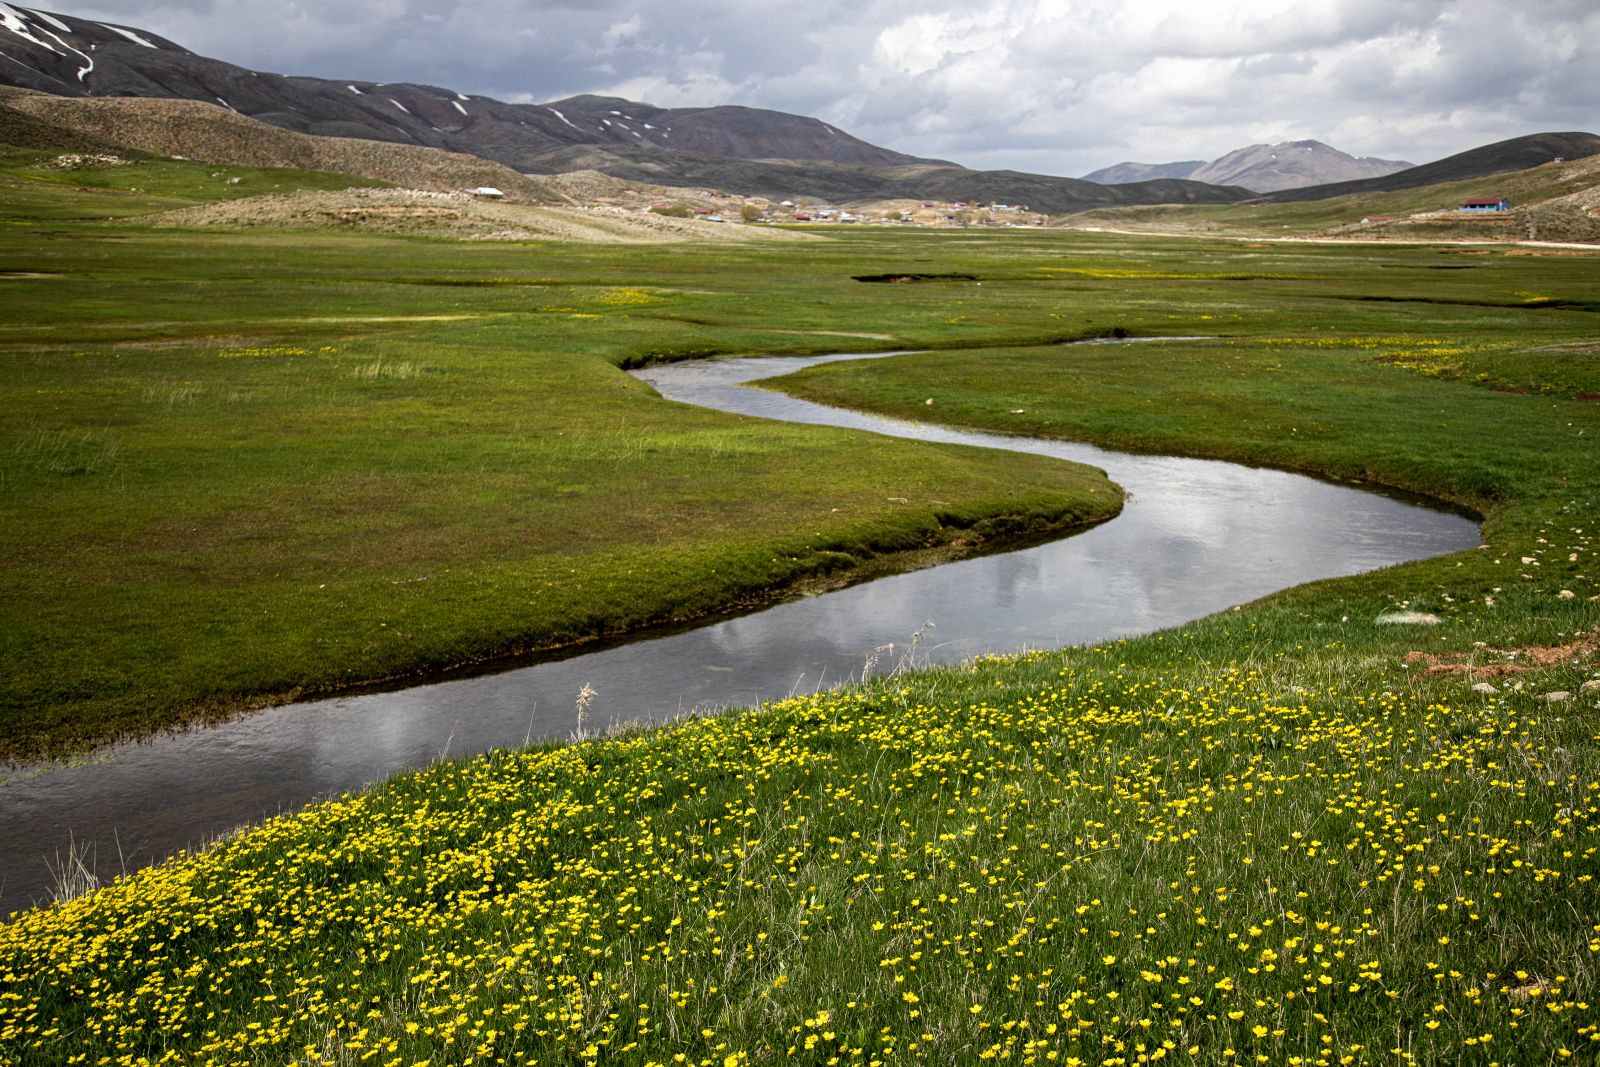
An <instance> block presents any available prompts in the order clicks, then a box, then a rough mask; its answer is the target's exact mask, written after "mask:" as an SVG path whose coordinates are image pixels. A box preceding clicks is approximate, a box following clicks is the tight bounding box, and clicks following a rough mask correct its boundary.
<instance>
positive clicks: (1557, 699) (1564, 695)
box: [1544, 689, 1572, 704]
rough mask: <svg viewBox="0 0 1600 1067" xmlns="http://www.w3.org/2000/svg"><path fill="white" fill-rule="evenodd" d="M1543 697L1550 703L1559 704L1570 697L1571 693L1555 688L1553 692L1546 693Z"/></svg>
mask: <svg viewBox="0 0 1600 1067" xmlns="http://www.w3.org/2000/svg"><path fill="white" fill-rule="evenodd" d="M1544 698H1545V699H1546V700H1548V701H1549V702H1550V703H1552V704H1560V703H1563V702H1565V701H1568V700H1571V699H1572V694H1571V693H1569V692H1567V691H1566V690H1565V689H1557V690H1556V691H1555V692H1554V693H1546V694H1545V695H1544Z"/></svg>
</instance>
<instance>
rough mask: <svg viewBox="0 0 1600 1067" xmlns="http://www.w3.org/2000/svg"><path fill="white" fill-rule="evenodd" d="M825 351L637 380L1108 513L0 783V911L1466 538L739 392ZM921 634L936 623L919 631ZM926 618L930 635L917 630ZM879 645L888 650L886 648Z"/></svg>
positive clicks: (1317, 490) (1168, 470) (698, 366)
mask: <svg viewBox="0 0 1600 1067" xmlns="http://www.w3.org/2000/svg"><path fill="white" fill-rule="evenodd" d="M850 358H865V357H860V356H831V357H827V356H825V357H807V358H762V359H743V360H719V361H711V362H694V363H679V364H673V365H670V366H662V367H655V368H650V369H648V370H645V371H641V372H638V377H640V378H641V379H643V380H645V381H647V382H649V383H650V384H651V385H653V386H654V387H655V388H656V389H657V390H658V391H659V392H660V393H661V394H662V395H663V396H664V397H667V398H668V399H673V400H682V401H685V402H688V403H695V404H701V405H704V406H708V407H716V408H721V409H724V410H727V411H733V412H739V413H744V414H749V415H757V416H761V417H765V418H774V419H787V420H792V421H800V422H811V423H825V424H829V425H835V426H846V427H852V428H857V429H862V430H870V431H873V432H876V433H883V434H891V435H895V436H902V437H915V438H919V439H922V440H929V441H941V442H950V443H959V444H972V445H981V446H987V447H993V448H1007V449H1014V450H1019V451H1024V452H1031V453H1036V454H1038V455H1044V456H1053V457H1056V458H1060V459H1067V460H1074V461H1077V462H1080V463H1088V464H1092V465H1094V466H1097V467H1100V468H1103V469H1104V470H1105V471H1106V472H1107V473H1108V474H1109V475H1110V476H1111V478H1112V480H1113V481H1115V482H1117V483H1118V484H1120V485H1121V486H1123V488H1124V489H1125V490H1126V491H1127V494H1128V495H1127V503H1126V506H1125V508H1124V510H1123V512H1122V514H1121V515H1120V516H1118V517H1117V518H1115V519H1113V520H1112V521H1110V522H1108V523H1105V524H1103V525H1100V526H1097V527H1094V528H1093V529H1090V530H1088V531H1085V532H1083V533H1080V534H1077V535H1075V536H1072V537H1068V538H1065V539H1062V540H1059V541H1054V542H1051V543H1049V544H1044V545H1039V546H1037V547H1033V548H1027V549H1022V550H1018V551H1014V552H1007V553H1003V554H999V555H993V556H983V557H979V558H975V559H968V560H962V561H959V562H954V563H947V564H943V565H940V566H938V567H934V568H930V569H927V570H921V571H914V572H911V573H909V574H901V575H895V576H892V577H887V578H880V579H877V580H875V581H872V582H867V583H864V584H861V585H857V586H852V587H850V588H847V589H842V590H838V591H835V592H831V593H825V594H822V595H819V596H814V597H809V598H805V599H800V600H794V601H789V602H786V603H782V604H778V605H776V606H774V607H770V608H767V609H765V610H762V611H757V612H754V613H751V614H748V615H743V616H739V617H736V618H730V619H726V620H724V621H720V622H715V623H712V624H709V625H706V626H702V627H699V628H697V629H693V630H688V631H686V632H680V633H673V634H669V635H664V636H657V637H650V638H644V639H641V640H636V641H632V642H629V643H626V644H622V645H619V646H617V647H612V648H605V649H601V650H598V651H593V652H588V653H585V654H582V655H573V656H568V657H565V658H559V659H554V660H551V661H548V662H543V663H538V664H535V665H532V666H521V667H517V668H515V669H510V670H505V671H502V672H499V673H494V674H483V675H478V676H474V677H463V678H457V679H453V680H447V681H440V682H433V683H429V684H422V685H416V686H412V687H410V688H406V689H400V690H395V691H390V692H375V693H365V694H361V695H355V696H347V697H339V698H334V699H329V700H322V701H313V702H306V703H301V704H289V705H284V706H282V707H277V708H272V709H268V710H266V711H262V712H259V713H256V714H253V715H250V716H247V717H244V718H241V719H238V720H236V721H233V722H229V723H225V724H222V725H220V726H215V727H207V728H202V729H196V730H191V731H185V732H182V733H177V734H171V735H163V736H158V737H155V738H152V739H148V740H144V741H140V742H129V743H123V744H118V745H113V746H109V747H107V748H105V749H102V750H100V751H98V752H96V753H94V754H93V755H92V756H90V757H88V758H87V759H86V760H85V761H83V762H81V763H77V764H75V765H71V766H45V767H35V768H24V769H22V771H21V773H12V774H10V776H9V777H7V778H6V779H5V780H4V781H0V915H4V914H7V913H9V912H11V911H13V910H15V909H18V908H23V907H27V906H30V905H32V904H35V903H38V902H40V901H42V900H45V899H48V894H49V887H50V885H51V884H52V881H53V875H52V873H51V869H52V866H53V865H54V864H55V863H57V862H58V861H59V860H60V859H62V858H64V857H65V854H66V851H67V846H68V842H69V840H70V841H72V842H74V843H75V844H76V847H77V849H78V850H79V851H80V852H81V853H84V854H86V856H87V858H88V861H89V862H90V863H91V864H93V865H94V866H95V868H96V870H97V871H98V874H99V875H100V876H101V877H102V878H109V877H111V876H112V875H115V874H116V873H118V872H119V871H122V870H133V869H136V868H138V867H142V866H145V865H147V864H149V863H152V862H156V861H158V860H160V859H161V858H163V857H165V856H167V855H170V854H172V853H173V852H175V851H177V850H179V849H183V848H193V847H198V846H199V845H201V844H203V843H204V842H205V841H206V840H208V839H211V838H214V837H215V836H216V835H218V834H222V833H225V832H228V831H230V830H232V829H233V828H235V827H238V826H240V825H242V824H246V823H250V822H255V821H258V820H260V819H262V818H264V817H267V816H271V815H274V814H277V813H279V812H282V811H289V810H293V809H295V808H297V807H299V806H301V805H303V804H305V803H307V802H308V801H311V800H314V799H316V798H319V797H325V796H329V795H333V794H337V793H340V792H344V791H348V790H353V789H358V788H360V787H361V786H363V785H365V784H367V783H369V782H371V781H374V780H375V779H378V778H382V777H385V776H387V775H390V774H393V773H395V772H397V771H401V770H404V769H407V768H412V767H418V766H423V765H426V764H427V763H429V762H431V761H434V760H437V759H439V758H441V757H442V756H447V755H448V756H452V757H453V756H459V755H463V754H467V753H475V752H483V751H486V750H488V749H491V748H494V747H504V746H511V745H518V744H522V743H524V742H525V741H528V740H533V741H538V740H548V739H551V738H563V737H567V736H570V734H571V733H572V731H573V729H574V728H575V726H576V725H577V722H576V711H575V699H576V697H577V695H578V693H579V692H580V690H582V689H583V688H584V687H585V686H589V687H592V688H593V690H594V692H595V697H594V700H593V703H592V704H591V705H590V708H589V711H588V723H587V725H588V727H589V728H590V729H603V728H604V727H606V726H607V725H608V724H611V723H616V722H627V721H630V720H659V719H663V718H667V717H670V716H673V715H676V714H679V713H683V712H687V711H691V710H693V709H696V708H703V707H708V706H729V705H746V704H755V703H759V702H760V701H762V700H767V699H772V698H778V697H783V696H786V695H789V694H791V693H794V692H810V691H812V690H814V689H817V688H820V687H826V686H829V685H832V684H834V683H836V682H840V681H844V680H847V679H848V678H851V677H859V675H860V674H861V672H862V670H863V667H864V666H865V665H866V663H867V662H868V661H869V660H875V661H876V663H877V669H878V670H880V671H882V670H885V669H887V668H889V667H891V666H892V665H894V664H895V663H897V662H899V661H900V660H901V659H902V658H904V657H906V656H907V655H914V657H915V662H917V663H919V664H920V663H924V662H928V663H956V662H959V661H961V660H963V659H967V658H969V657H971V656H973V655H976V654H980V653H985V652H1010V651H1019V650H1022V649H1028V648H1043V647H1055V646H1059V645H1063V644H1082V643H1089V642H1095V641H1101V640H1105V639H1109V638H1116V637H1121V636H1128V635H1134V634H1141V633H1148V632H1150V631H1152V630H1156V629H1160V628H1163V627H1167V626H1173V625H1177V624H1179V623H1182V622H1186V621H1188V620H1191V619H1195V618H1198V617H1200V616H1202V615H1206V614H1209V613H1211V612H1214V611H1218V610H1220V609H1222V608H1225V607H1228V606H1229V605H1232V604H1238V603H1241V602H1243V601H1247V600H1251V599H1254V598H1256V597H1260V596H1263V595H1265V594H1267V593H1270V592H1273V591H1275V590H1279V589H1283V588H1287V587H1289V586H1292V585H1298V584H1301V583H1303V582H1308V581H1312V580H1314V579H1319V578H1329V577H1335V576H1340V575H1348V574H1355V573H1358V572H1361V571H1366V570H1371V569H1374V568H1377V567H1383V566H1388V565H1390V564H1394V563H1399V562H1404V561H1407V560H1415V559H1422V558H1425V557H1428V556H1434V555H1439V554H1442V553H1446V552H1452V551H1457V550H1460V549H1464V548H1469V547H1471V546H1473V545H1476V544H1477V543H1478V532H1477V527H1476V525H1475V524H1474V523H1473V522H1472V521H1470V520H1468V519H1465V518H1463V517H1461V516H1459V515H1455V514H1448V513H1445V512H1441V511H1435V510H1432V509H1429V508H1425V507H1421V506H1418V505H1416V504H1413V503H1408V502H1405V501H1402V500H1398V499H1395V498H1393V497H1390V496H1384V495H1379V494H1375V493H1370V492H1365V491H1361V490H1357V489H1354V488H1350V487H1347V486H1340V485H1333V484H1329V483H1326V482H1321V481H1316V480H1314V479H1311V478H1305V477H1301V476H1298V475H1293V474H1286V473H1283V472H1281V471H1274V470H1265V469H1257V468H1250V467H1243V466H1239V465H1237V464H1231V463H1220V462H1214V461H1208V460H1191V459H1175V458H1170V457H1162V456H1138V455H1127V454H1123V453H1117V452H1108V451H1104V450H1102V449H1098V448H1094V447H1093V446H1089V445H1081V444H1072V443H1067V442H1051V441H1039V440H1031V439H1027V438H1016V437H1004V436H997V435H991V434H978V433H964V432H960V431H956V430H950V429H945V428H942V427H937V426H929V425H923V424H918V423H908V422H900V421H896V420H891V419H884V418H879V417H875V416H870V415H862V414H857V413H853V412H846V411H839V410H836V409H831V408H826V407H822V406H820V405H816V404H811V403H808V402H806V401H801V400H795V399H792V398H789V397H785V396H783V395H781V394H778V393H773V392H769V391H766V390H761V389H752V388H749V387H747V386H745V385H744V384H742V383H745V382H749V381H752V380H756V379H760V378H765V377H770V376H774V375H780V374H786V373H789V372H790V371H793V370H797V369H799V368H801V367H803V366H808V365H811V364H814V363H817V362H821V361H827V360H833V359H850ZM930 623H931V624H932V625H931V626H930V625H928V624H930ZM919 631H920V635H921V636H920V637H915V638H914V635H916V634H918V632H919ZM890 646H893V647H892V648H891V647H890Z"/></svg>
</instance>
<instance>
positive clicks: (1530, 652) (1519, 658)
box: [1405, 630, 1600, 678]
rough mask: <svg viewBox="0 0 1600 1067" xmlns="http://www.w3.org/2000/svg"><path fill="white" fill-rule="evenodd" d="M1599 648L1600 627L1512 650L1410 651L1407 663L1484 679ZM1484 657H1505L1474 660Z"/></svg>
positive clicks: (1559, 663)
mask: <svg viewBox="0 0 1600 1067" xmlns="http://www.w3.org/2000/svg"><path fill="white" fill-rule="evenodd" d="M1597 650H1600V630H1596V631H1595V632H1594V633H1591V634H1586V635H1584V636H1582V637H1579V638H1578V639H1577V640H1576V641H1573V642H1571V643H1570V644H1565V645H1552V646H1544V645H1530V646H1528V647H1526V648H1511V649H1503V648H1488V647H1485V648H1480V649H1474V650H1473V651H1471V652H1447V653H1445V654H1443V655H1435V654H1434V653H1432V652H1407V653H1406V655H1405V662H1407V663H1425V664H1427V668H1426V669H1425V670H1424V671H1423V672H1422V673H1423V675H1424V676H1425V677H1427V676H1432V675H1439V674H1470V675H1473V676H1474V677H1480V678H1503V677H1505V676H1507V675H1511V674H1527V673H1528V672H1529V671H1538V670H1545V669H1547V668H1550V667H1563V666H1568V665H1570V664H1573V663H1577V662H1580V661H1582V660H1585V659H1588V658H1589V657H1590V656H1593V655H1594V654H1595V652H1596V651H1597ZM1484 656H1498V657H1502V659H1501V661H1500V662H1496V663H1474V662H1472V661H1473V660H1474V659H1476V658H1480V657H1484Z"/></svg>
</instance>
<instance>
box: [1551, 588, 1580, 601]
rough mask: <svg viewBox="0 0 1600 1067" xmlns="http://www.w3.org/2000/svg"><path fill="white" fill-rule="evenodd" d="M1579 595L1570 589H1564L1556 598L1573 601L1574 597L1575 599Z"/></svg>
mask: <svg viewBox="0 0 1600 1067" xmlns="http://www.w3.org/2000/svg"><path fill="white" fill-rule="evenodd" d="M1577 595H1578V594H1577V593H1574V592H1573V591H1572V590H1570V589H1563V590H1561V592H1559V593H1557V594H1556V596H1558V597H1560V598H1561V599H1562V600H1571V599H1572V598H1573V597H1575V596H1577Z"/></svg>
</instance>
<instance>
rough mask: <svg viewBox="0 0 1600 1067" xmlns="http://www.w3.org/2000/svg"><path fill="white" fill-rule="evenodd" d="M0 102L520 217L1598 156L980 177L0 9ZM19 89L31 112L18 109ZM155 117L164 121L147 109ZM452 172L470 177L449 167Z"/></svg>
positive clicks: (1324, 192)
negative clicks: (640, 203) (443, 190)
mask: <svg viewBox="0 0 1600 1067" xmlns="http://www.w3.org/2000/svg"><path fill="white" fill-rule="evenodd" d="M0 86H12V87H14V90H13V92H12V93H11V94H10V95H9V96H6V97H5V98H4V99H3V100H0V141H5V140H6V138H8V137H9V138H11V139H12V140H11V142H9V143H31V141H32V140H36V139H38V138H39V137H42V136H47V135H48V133H49V131H50V130H51V129H52V128H53V129H55V130H57V131H60V133H61V135H63V136H64V135H65V134H66V133H67V132H68V131H71V132H72V134H73V135H74V136H76V137H79V138H88V139H91V140H98V141H105V142H109V143H115V144H120V145H125V146H128V147H133V148H139V149H142V150H145V151H152V152H157V153H162V154H168V155H187V156H189V157H190V158H193V159H196V160H201V161H206V162H218V163H223V162H240V161H242V159H243V158H244V157H246V156H251V153H254V155H253V156H251V161H252V162H254V163H256V164H257V165H267V164H268V163H270V161H271V159H272V158H273V156H272V153H273V152H279V153H281V154H282V155H283V157H284V158H283V159H282V164H281V165H288V164H289V163H291V162H294V163H295V164H296V165H313V164H314V165H319V166H324V165H327V162H326V160H327V159H329V158H332V157H334V156H338V157H340V158H350V157H351V156H352V155H354V156H359V157H361V160H362V162H361V168H362V169H358V170H356V171H354V172H356V173H363V174H366V175H367V176H369V177H383V178H384V179H385V180H393V178H392V177H391V173H392V172H396V171H400V172H403V171H406V170H407V169H410V170H412V171H415V172H418V173H424V172H428V171H429V170H432V171H433V172H435V173H438V174H443V173H447V172H448V173H450V174H463V173H468V172H470V171H471V168H472V167H473V166H479V167H481V168H484V169H482V170H481V171H480V173H481V174H482V175H483V176H484V179H485V180H484V181H483V184H495V185H505V186H510V187H513V188H517V189H520V190H522V195H523V196H524V197H525V198H529V199H537V198H538V197H539V195H540V194H539V192H538V190H539V189H540V186H539V185H538V183H537V182H536V181H534V180H533V179H532V178H529V177H522V176H524V175H527V176H537V175H553V174H566V173H572V172H576V171H586V170H588V171H601V172H604V173H606V174H608V175H612V176H614V177H616V178H620V179H623V180H624V181H631V182H639V183H646V184H651V185H664V186H694V187H699V188H702V189H727V190H733V191H735V192H739V193H743V194H747V195H754V196H764V197H770V198H774V199H788V198H802V197H805V198H815V199H820V200H826V201H832V202H860V201H885V200H923V199H926V200H937V201H945V202H959V201H966V202H970V203H1007V204H1013V205H1026V206H1028V207H1031V208H1032V209H1033V210H1034V211H1036V212H1043V213H1047V214H1063V213H1067V212H1075V211H1083V210H1087V209H1092V208H1109V207H1118V206H1134V205H1152V204H1230V203H1238V202H1242V201H1247V200H1251V199H1257V198H1266V199H1274V200H1275V199H1282V198H1290V199H1314V198H1321V197H1326V196H1335V195H1341V194H1343V193H1348V192H1360V191H1363V190H1368V189H1371V190H1374V191H1381V190H1391V189H1399V188H1409V187H1415V186H1420V185H1424V184H1428V183H1431V182H1435V181H1442V180H1450V179H1451V178H1460V177H1475V176H1478V175H1480V174H1490V173H1496V172H1497V171H1504V170H1510V169H1518V168H1519V167H1528V166H1533V165H1535V164H1537V163H1543V162H1548V161H1549V160H1550V159H1551V158H1552V157H1555V156H1565V157H1567V158H1577V157H1580V156H1585V155H1590V154H1594V153H1596V152H1600V138H1596V137H1594V136H1593V135H1591V134H1582V133H1565V134H1558V133H1549V134H1537V135H1532V136H1530V137H1526V138H1517V139H1514V140H1512V141H1506V142H1502V143H1500V144H1498V145H1492V146H1489V147H1487V148H1485V149H1479V150H1474V151H1472V152H1467V153H1462V154H1460V155H1458V156H1453V157H1451V158H1450V159H1449V160H1441V161H1439V162H1437V163H1433V164H1428V165H1426V166H1423V167H1412V166H1411V165H1410V164H1406V163H1402V162H1398V161H1394V160H1375V159H1358V158H1356V157H1352V156H1348V155H1346V154H1345V153H1343V152H1339V151H1338V150H1336V149H1333V148H1331V147H1329V146H1327V145H1325V144H1322V143H1321V142H1318V141H1293V142H1286V143H1284V144H1279V145H1252V146H1250V147H1248V148H1244V149H1240V150H1238V151H1236V152H1231V153H1229V154H1228V155H1226V156H1223V157H1221V158H1219V159H1217V160H1213V161H1210V162H1203V161H1186V162H1183V163H1170V164H1155V165H1150V164H1135V163H1127V164H1119V165H1118V166H1117V167H1112V168H1107V169H1105V170H1102V171H1096V172H1095V173H1094V174H1092V175H1089V176H1088V177H1087V179H1079V178H1066V177H1056V176H1052V175H1044V174H1027V173H1022V172H1017V171H1007V170H1000V171H979V170H971V169H968V168H966V167H962V166H959V165H957V164H955V163H952V162H949V161H946V160H938V159H924V158H920V157H916V156H910V155H907V154H905V153H901V152H895V151H893V150H891V149H887V148H882V147H880V146H877V145H873V144H870V143H868V142H866V141H863V140H861V139H859V138H857V137H853V136H851V135H850V134H849V133H847V132H846V131H843V130H840V129H837V128H835V127H833V126H831V125H829V124H828V123H825V122H823V121H821V120H819V119H815V118H809V117H806V116H800V115H791V114H787V113H784V112H779V111H768V110H762V109H757V108H748V107H738V106H719V107H705V108H662V107H655V106H653V105H650V104H644V103H638V102H636V101H631V100H624V99H621V98H619V97H607V96H593V95H581V96H573V97H568V98H566V99H563V100H554V101H550V102H548V103H543V104H512V103H506V102H504V101H500V100H496V99H493V98H490V97H486V96H480V95H468V94H465V93H460V92H456V91H454V90H451V89H444V88H439V87H436V86H429V85H418V84H411V83H375V82H369V81H346V80H338V79H326V78H312V77H298V76H297V77H290V76H285V75H282V74H274V73H268V72H263V71H254V70H249V69H247V68H244V67H240V66H236V65H234V64H231V63H227V62H225V61H222V60H218V59H213V58H209V57H206V56H202V55H199V54H197V53H195V52H192V51H190V50H188V49H187V48H184V47H183V46H181V45H179V44H177V43H175V42H173V41H169V40H167V39H165V38H163V37H160V36H158V35H156V34H153V33H150V32H148V31H145V30H142V29H138V28H135V27H128V26H119V25H113V24H110V23H102V22H95V21H92V20H88V19H82V18H77V17H75V16H70V15H60V14H52V13H49V12H45V11H38V10H34V9H30V8H22V7H17V6H15V5H11V4H5V3H0ZM16 89H20V90H32V91H33V94H47V95H46V96H45V97H36V98H32V99H30V95H31V94H26V93H24V94H18V93H17V92H15V90H16ZM51 101H54V103H51ZM163 101H164V102H166V103H167V104H169V105H171V106H169V107H167V108H166V109H165V110H163V109H162V108H160V107H156V106H155V105H158V104H160V103H162V102H163ZM180 103H186V104H187V106H185V107H181V108H180V107H178V106H177V105H179V104H180ZM274 127H275V129H273V128H274ZM293 135H304V136H309V137H310V140H309V141H300V140H295V139H294V136H293ZM19 138H28V139H29V141H28V142H23V141H20V140H18V139H19ZM251 142H256V143H255V144H252V143H251ZM318 142H321V144H320V145H319V143H318ZM335 142H339V143H341V144H344V145H349V144H353V143H355V142H362V143H368V144H371V143H374V142H376V143H387V144H388V145H389V146H391V148H390V150H389V151H388V153H387V156H386V157H385V158H378V157H379V156H382V155H384V153H382V152H378V153H377V154H374V150H369V151H365V152H361V151H352V150H351V149H350V148H348V147H345V148H341V149H339V150H338V151H334V150H333V149H332V148H331V147H330V146H332V145H333V144H334V143H335ZM208 153H209V155H208ZM452 153H453V154H454V155H449V154H452ZM469 157H475V158H476V159H477V160H479V161H483V162H481V163H480V164H464V163H463V160H464V159H467V158H469ZM319 159H322V160H324V162H321V163H318V162H317V160H319ZM497 165H498V166H497ZM335 169H336V168H335ZM1308 183H1309V184H1308ZM1329 183H1332V184H1329ZM508 191H510V189H508Z"/></svg>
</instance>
